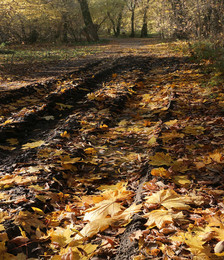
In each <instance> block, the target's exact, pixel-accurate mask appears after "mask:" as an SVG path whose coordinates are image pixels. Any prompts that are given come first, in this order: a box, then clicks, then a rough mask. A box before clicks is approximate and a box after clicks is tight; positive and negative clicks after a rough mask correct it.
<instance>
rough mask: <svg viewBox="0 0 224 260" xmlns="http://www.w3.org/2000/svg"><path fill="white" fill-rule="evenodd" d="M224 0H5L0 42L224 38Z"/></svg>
mask: <svg viewBox="0 0 224 260" xmlns="http://www.w3.org/2000/svg"><path fill="white" fill-rule="evenodd" d="M223 31H224V0H218V1H217V0H157V1H152V0H32V1H31V0H16V1H15V0H2V1H1V3H0V43H1V44H2V45H4V44H8V43H23V44H24V43H25V44H27V43H35V42H41V43H43V42H49V43H53V44H57V43H68V42H78V41H83V40H87V41H97V40H98V39H99V36H101V37H102V36H108V35H109V36H112V35H114V36H116V37H119V36H120V35H122V36H131V37H135V36H142V37H146V36H148V35H150V34H155V33H157V34H159V35H160V36H161V37H162V38H173V37H175V38H179V39H195V38H196V39H198V38H200V39H201V38H206V39H210V40H211V39H212V41H213V42H214V40H215V41H216V43H218V44H219V45H220V44H222V43H223V41H222V37H223Z"/></svg>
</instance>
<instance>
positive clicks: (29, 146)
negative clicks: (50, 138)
mask: <svg viewBox="0 0 224 260" xmlns="http://www.w3.org/2000/svg"><path fill="white" fill-rule="evenodd" d="M43 144H45V142H44V141H43V140H40V141H36V142H32V143H26V144H23V145H22V149H23V150H26V149H33V148H36V147H40V146H42V145H43Z"/></svg>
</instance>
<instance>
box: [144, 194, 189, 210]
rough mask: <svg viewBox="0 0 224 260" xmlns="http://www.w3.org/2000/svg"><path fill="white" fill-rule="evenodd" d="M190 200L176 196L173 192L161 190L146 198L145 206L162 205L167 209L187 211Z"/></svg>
mask: <svg viewBox="0 0 224 260" xmlns="http://www.w3.org/2000/svg"><path fill="white" fill-rule="evenodd" d="M190 202H191V200H190V199H189V198H188V197H186V196H180V195H178V194H177V193H176V192H175V191H174V190H161V191H158V192H156V193H154V194H153V195H151V196H147V197H146V206H147V207H152V206H157V205H162V206H164V207H165V208H167V209H179V210H187V209H190V206H189V205H187V204H188V203H190Z"/></svg>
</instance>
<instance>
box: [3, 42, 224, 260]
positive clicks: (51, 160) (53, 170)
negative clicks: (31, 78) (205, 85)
mask: <svg viewBox="0 0 224 260" xmlns="http://www.w3.org/2000/svg"><path fill="white" fill-rule="evenodd" d="M125 44H126V45H127V42H125ZM126 45H122V48H123V49H124V50H125V52H123V53H122V55H121V56H120V55H118V53H116V55H111V57H110V58H108V57H97V59H95V60H91V61H90V62H89V63H88V64H85V65H84V66H81V67H79V68H77V70H75V71H71V72H69V73H68V74H66V75H64V76H60V77H57V78H54V79H52V80H50V81H46V82H41V83H35V84H30V85H27V86H23V87H21V88H19V89H10V90H4V91H2V92H1V96H0V100H1V105H0V106H1V109H0V111H1V115H0V116H1V117H0V119H1V123H0V162H1V167H0V174H1V177H0V189H1V190H0V206H1V215H0V217H1V219H0V220H1V230H0V243H1V248H0V253H1V255H2V256H3V257H4V258H3V259H7V257H11V259H18V257H20V258H19V259H53V260H55V259H56V260H58V259H60V260H65V259H93V260H97V259H98V260H100V259H116V260H119V259H127V260H128V259H181V258H178V257H182V256H183V257H184V259H192V257H193V256H194V255H195V253H194V251H193V250H191V249H189V248H190V246H189V244H188V242H187V241H185V242H184V241H182V242H177V241H176V240H174V239H173V238H172V236H173V235H174V234H179V233H180V232H182V231H183V230H184V232H190V231H189V228H188V225H189V227H191V228H192V227H193V226H194V223H195V219H199V220H198V222H197V223H200V225H201V226H202V223H205V222H206V221H208V220H207V219H206V217H205V215H206V214H207V213H206V212H208V211H209V210H210V209H211V210H212V212H213V213H214V212H215V210H214V208H215V207H217V209H216V211H217V212H219V210H220V209H221V207H222V205H221V204H220V203H221V202H220V199H221V198H220V197H219V194H221V191H222V188H223V186H222V183H223V182H222V181H223V177H222V174H221V172H222V170H223V159H222V158H223V157H222V151H221V149H222V145H223V139H222V133H223V114H222V113H223V112H222V110H221V109H215V107H216V105H217V104H216V100H215V97H214V98H211V97H210V92H209V91H208V92H206V91H207V90H206V91H205V89H202V88H201V83H202V82H203V80H204V79H205V77H206V75H204V74H203V73H200V72H199V70H198V67H197V66H196V65H195V64H192V63H191V62H190V61H189V60H188V59H187V58H186V57H182V56H178V55H176V56H174V55H172V54H171V53H168V54H167V55H164V54H163V52H161V51H160V49H159V48H158V49H157V51H158V55H156V54H155V53H154V54H153V55H152V53H150V51H149V49H148V52H146V50H147V48H148V47H147V45H146V44H145V42H144V44H143V43H142V44H141V43H139V44H138V45H136V44H134V45H130V43H128V46H126ZM161 46H162V47H163V45H159V47H161ZM116 48H117V47H116ZM127 48H128V49H127ZM130 49H131V51H130ZM119 50H121V48H120V47H119ZM112 51H113V50H112ZM216 91H217V95H218V93H219V92H218V90H216ZM202 97H203V98H202ZM221 97H222V96H221V95H220V98H221ZM220 104H222V103H220ZM207 122H208V123H207ZM214 122H215V126H214V127H213V124H214ZM208 139H210V140H212V142H209V141H208ZM202 153H203V155H202ZM203 156H204V157H203ZM201 186H203V189H201ZM214 190H216V191H217V192H215V191H214ZM161 192H163V193H166V192H167V193H168V192H171V193H170V194H169V196H170V197H171V198H172V199H173V200H174V199H176V198H178V201H182V200H183V203H182V204H181V207H180V206H175V205H174V206H172V207H170V208H169V206H167V204H162V202H161V201H162V198H161V200H160V202H159V201H157V202H156V204H153V203H151V204H150V203H149V202H147V201H149V199H148V197H150V196H152V195H153V194H154V195H155V194H157V193H161ZM169 196H168V195H167V197H168V198H169ZM187 196H188V198H187ZM196 196H198V198H199V197H200V201H199V199H198V200H197V199H196ZM147 199H148V200H147ZM155 200H156V198H155ZM160 203H161V205H160ZM178 205H179V204H178ZM160 206H162V209H161V210H160ZM167 208H168V209H169V211H168V210H167ZM154 209H155V210H154ZM154 212H156V213H158V212H159V213H160V214H164V212H165V213H166V214H167V215H168V216H169V218H168V220H167V219H165V220H164V222H162V220H161V221H160V222H158V221H156V220H155V221H154V222H153V221H151V224H147V223H148V222H149V220H148V219H147V217H146V215H147V214H155V213H154ZM161 212H162V213H161ZM195 212H196V213H195ZM145 214H146V215H145ZM171 214H173V215H172V216H175V217H173V219H172V218H171V217H170V216H171ZM178 214H179V215H178ZM220 214H221V212H219V215H220ZM177 215H178V217H177ZM180 215H181V217H179V216H180ZM206 216H207V215H206ZM202 217H203V220H201V218H202ZM163 218H164V217H163ZM184 218H185V220H183V219H184ZM149 219H153V215H151V217H150V218H149ZM159 219H161V216H159ZM147 225H148V226H149V228H147ZM190 225H191V226H190ZM187 228H188V229H187ZM187 230H188V231H187ZM192 232H195V231H192ZM200 234H201V233H200ZM172 239H173V240H172ZM216 239H217V237H214V238H212V239H210V240H208V244H209V246H211V247H214V245H215V243H216ZM202 244H203V243H202ZM180 245H181V246H180ZM202 249H203V247H202ZM202 251H203V250H202ZM204 259H205V258H204Z"/></svg>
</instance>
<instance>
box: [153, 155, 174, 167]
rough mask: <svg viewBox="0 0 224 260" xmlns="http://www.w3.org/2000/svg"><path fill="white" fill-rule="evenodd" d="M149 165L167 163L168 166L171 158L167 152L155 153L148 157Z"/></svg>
mask: <svg viewBox="0 0 224 260" xmlns="http://www.w3.org/2000/svg"><path fill="white" fill-rule="evenodd" d="M149 160H150V164H151V165H157V166H160V165H167V166H170V165H171V163H172V158H171V156H170V155H169V154H164V153H156V154H155V155H154V156H150V157H149Z"/></svg>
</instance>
